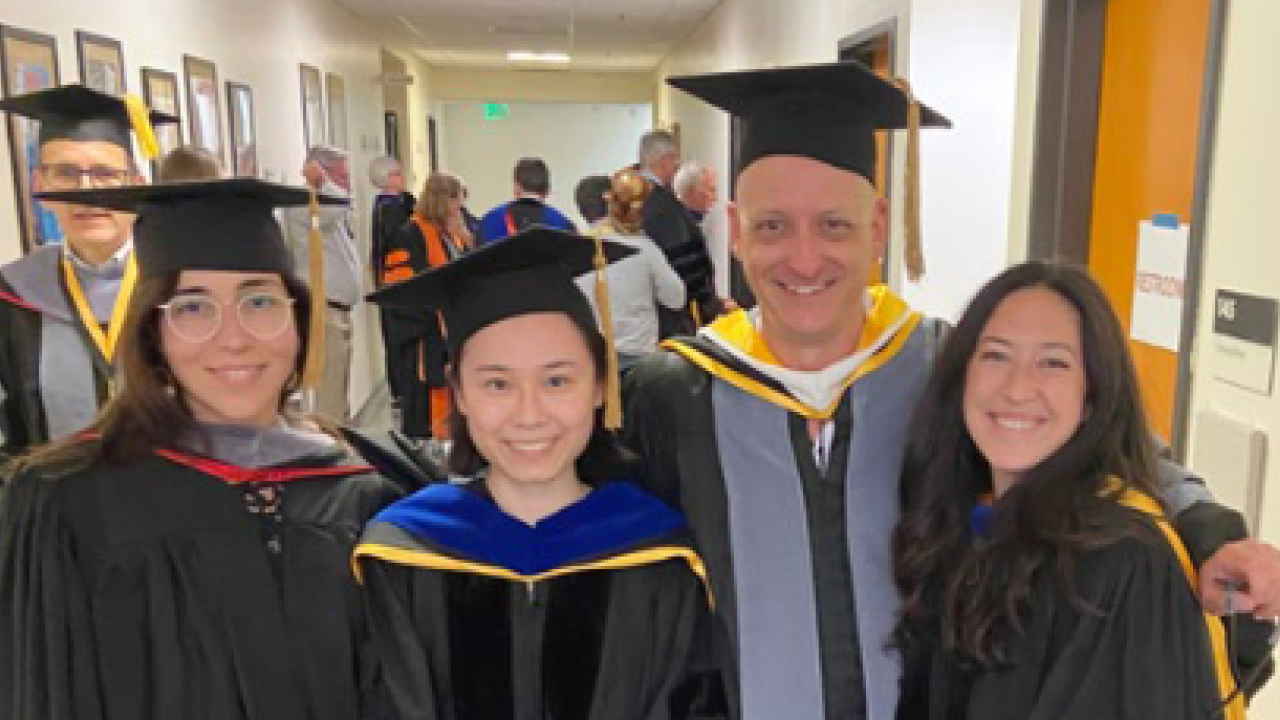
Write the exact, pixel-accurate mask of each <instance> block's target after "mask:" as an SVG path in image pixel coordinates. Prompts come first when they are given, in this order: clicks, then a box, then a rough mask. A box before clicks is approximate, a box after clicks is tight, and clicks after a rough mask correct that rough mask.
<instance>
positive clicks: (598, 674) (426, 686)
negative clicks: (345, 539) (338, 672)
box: [357, 482, 725, 720]
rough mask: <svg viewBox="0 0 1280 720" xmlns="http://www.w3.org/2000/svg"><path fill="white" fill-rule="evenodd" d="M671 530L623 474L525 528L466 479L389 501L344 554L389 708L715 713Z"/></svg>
mask: <svg viewBox="0 0 1280 720" xmlns="http://www.w3.org/2000/svg"><path fill="white" fill-rule="evenodd" d="M682 534H683V521H681V520H680V519H679V516H678V515H676V514H675V513H674V512H673V511H671V510H670V509H668V508H666V507H665V506H663V505H661V504H660V503H658V502H657V501H656V500H654V499H652V498H651V497H650V496H648V495H646V494H644V493H643V492H642V491H640V490H639V489H638V488H635V487H634V486H632V485H630V483H624V482H611V483H605V484H603V485H601V486H600V487H599V488H597V489H596V490H594V491H593V492H592V493H590V494H589V495H588V496H587V497H586V498H585V499H583V500H582V501H579V502H578V503H575V504H574V505H571V506H569V507H568V508H565V509H564V510H561V511H560V512H558V513H556V514H554V515H552V516H551V517H549V518H547V519H544V520H543V521H541V522H540V523H538V524H537V525H536V526H532V527H531V526H528V525H525V524H524V523H521V522H520V521H518V520H516V519H514V518H512V517H510V516H508V515H506V514H505V513H503V512H502V511H501V510H499V509H498V508H497V506H496V505H495V504H494V503H493V501H492V500H491V499H490V498H489V497H488V496H487V495H485V494H484V490H483V483H480V482H473V483H469V484H468V486H460V485H456V484H439V485H433V486H430V487H428V488H426V489H425V490H422V491H420V492H419V493H417V494H416V495H414V496H413V497H411V498H408V499H406V500H405V501H402V502H401V503H398V504H397V505H395V506H393V507H392V508H389V509H388V510H387V511H385V512H384V513H382V514H381V515H379V516H378V518H376V519H375V520H374V522H373V523H371V524H370V526H369V529H368V530H367V531H366V534H365V537H364V538H363V539H362V540H361V544H360V546H359V548H358V549H357V561H358V562H359V565H360V569H361V572H362V575H363V577H364V582H365V586H366V591H367V594H368V597H369V605H370V613H371V616H372V619H373V627H374V636H375V638H376V640H377V646H378V648H379V652H380V655H381V662H382V673H383V676H384V681H385V682H386V684H387V690H388V693H389V695H390V697H391V698H392V703H393V706H394V710H395V716H396V717H397V718H401V720H426V719H428V718H429V719H431V720H498V719H501V720H535V719H536V720H543V719H544V718H545V719H551V718H554V719H555V720H587V719H588V718H590V719H592V720H627V719H629V718H635V719H637V720H638V719H641V718H643V719H646V720H647V719H654V720H657V719H659V718H714V717H724V716H725V715H724V713H725V709H724V697H723V689H722V687H721V686H720V682H719V674H718V672H716V671H714V669H713V668H712V664H711V661H710V657H711V656H710V654H709V643H710V642H711V641H712V639H711V636H710V635H709V633H710V627H709V625H708V624H707V623H706V619H707V617H708V605H707V603H708V596H707V593H706V590H705V588H704V586H703V584H702V582H701V580H700V579H699V577H698V575H697V574H696V572H701V561H700V560H699V559H698V558H697V556H696V554H695V553H693V551H692V550H691V549H690V548H689V546H688V545H687V544H686V542H685V541H684V540H682V539H681V536H682ZM691 568H696V571H691Z"/></svg>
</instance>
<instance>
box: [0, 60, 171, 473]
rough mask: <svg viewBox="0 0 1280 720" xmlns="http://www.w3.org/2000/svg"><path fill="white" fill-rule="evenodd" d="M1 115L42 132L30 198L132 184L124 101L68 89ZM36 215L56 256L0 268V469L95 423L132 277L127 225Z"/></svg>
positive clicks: (10, 106)
mask: <svg viewBox="0 0 1280 720" xmlns="http://www.w3.org/2000/svg"><path fill="white" fill-rule="evenodd" d="M0 109H3V110H5V111H7V112H10V113H14V114H17V115H22V116H25V117H29V118H33V119H36V120H39V121H40V135H39V142H40V158H39V160H40V164H39V167H38V169H37V171H36V173H35V174H34V176H33V178H32V186H33V189H34V190H35V191H51V190H72V189H78V188H83V187H90V188H107V187H118V186H122V185H132V184H137V183H138V182H140V181H141V178H140V176H139V175H138V172H137V166H136V164H135V163H134V160H133V156H132V152H131V147H132V144H131V139H130V130H131V129H132V127H133V125H132V123H131V120H130V113H129V110H128V107H127V104H126V102H125V101H124V100H122V99H120V98H117V97H113V96H110V95H106V94H103V93H100V92H97V91H96V90H90V89H88V88H85V87H82V86H79V85H67V86H64V87H58V88H53V89H50V90H43V91H40V92H35V93H28V94H26V95H19V96H16V97H12V98H8V99H6V100H4V101H0ZM136 114H137V115H138V116H139V121H141V120H142V118H145V117H147V116H148V115H149V122H150V123H163V122H176V118H173V117H172V116H169V115H164V114H162V113H156V112H149V113H148V112H147V111H146V110H145V109H143V110H142V111H141V112H138V113H136ZM141 132H142V133H143V134H144V135H149V134H150V132H151V129H150V127H149V126H148V127H147V128H145V129H142V130H141ZM45 206H46V207H47V208H49V210H50V211H51V212H53V214H54V215H55V216H56V217H57V220H58V227H59V228H61V230H62V233H63V236H64V238H65V240H64V244H63V245H62V246H61V247H59V246H57V245H48V246H45V247H40V248H37V249H35V250H34V251H32V252H31V253H28V254H27V255H26V256H25V257H23V258H21V259H19V260H16V261H14V262H11V263H9V264H7V265H4V266H3V267H0V459H4V458H7V457H9V456H12V455H14V454H17V453H20V452H22V451H23V450H25V449H26V448H28V447H30V446H32V445H38V444H41V443H44V442H48V441H50V440H54V439H57V438H60V437H63V436H65V435H68V434H70V433H72V432H75V431H77V430H79V429H81V428H83V427H84V426H85V425H87V424H88V423H89V422H90V421H91V420H92V419H93V418H94V416H95V415H96V414H97V412H98V407H99V406H100V405H101V404H102V403H103V402H104V401H105V400H106V398H107V395H108V387H109V382H110V378H111V374H112V370H111V367H112V359H113V356H114V352H115V340H116V337H117V335H118V333H119V332H120V327H121V325H122V324H123V321H124V310H125V308H126V307H127V306H128V304H129V296H130V294H131V292H132V288H133V283H134V279H135V278H136V274H137V273H136V270H135V268H134V264H133V243H132V242H131V240H130V238H131V235H132V232H133V215H130V214H127V213H121V212H114V211H111V210H105V209H101V208H93V207H87V206H82V205H71V204H68V203H60V202H49V203H45Z"/></svg>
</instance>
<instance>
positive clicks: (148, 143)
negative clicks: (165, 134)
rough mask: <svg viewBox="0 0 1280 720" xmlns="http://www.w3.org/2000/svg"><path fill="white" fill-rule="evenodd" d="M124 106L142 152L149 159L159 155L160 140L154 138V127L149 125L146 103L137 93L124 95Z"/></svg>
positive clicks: (148, 112) (149, 114) (149, 119)
mask: <svg viewBox="0 0 1280 720" xmlns="http://www.w3.org/2000/svg"><path fill="white" fill-rule="evenodd" d="M124 106H125V108H127V109H128V111H129V124H130V125H132V126H133V134H134V135H136V136H137V138H138V147H140V148H141V149H142V154H143V155H146V156H147V158H148V159H149V160H155V159H156V158H158V157H160V141H159V140H157V139H156V131H155V128H153V127H151V111H150V110H148V109H147V104H146V103H144V102H143V101H142V98H140V97H138V96H137V95H125V96H124Z"/></svg>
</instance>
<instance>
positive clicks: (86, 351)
mask: <svg viewBox="0 0 1280 720" xmlns="http://www.w3.org/2000/svg"><path fill="white" fill-rule="evenodd" d="M62 257H63V250H62V248H61V247H58V246H46V247H41V248H37V249H36V250H34V251H32V252H31V253H28V254H27V255H26V256H25V257H23V258H21V259H19V260H15V261H14V262H11V263H9V264H7V265H5V266H4V267H3V268H0V461H3V460H4V459H6V458H9V457H12V456H15V455H17V454H19V453H21V452H23V451H25V450H26V449H28V448H30V447H32V446H35V445H41V444H44V443H47V442H49V441H51V440H56V439H59V438H61V437H64V436H66V435H69V434H71V433H72V432H75V431H77V430H80V429H81V428H83V427H85V426H86V425H88V424H89V423H90V422H92V420H93V418H94V417H95V416H96V415H97V412H98V408H99V407H100V406H101V405H102V403H103V402H105V401H106V398H107V384H108V379H109V378H110V376H111V368H110V366H109V364H108V362H107V360H106V358H104V357H103V356H102V353H101V351H99V349H98V348H97V346H96V345H95V344H94V341H93V340H92V339H91V338H90V336H89V334H88V332H87V331H86V330H85V328H84V326H83V325H82V324H81V321H80V318H79V316H78V315H77V313H76V310H75V307H74V305H73V304H72V300H71V297H70V295H69V294H68V292H67V289H66V285H65V283H64V280H63V274H62V269H61V262H62ZM86 279H87V278H86ZM108 282H110V281H108ZM86 291H87V292H90V293H92V291H93V288H86ZM112 294H114V293H112ZM109 312H110V311H109V310H108V311H107V312H106V313H104V315H107V316H108V319H109Z"/></svg>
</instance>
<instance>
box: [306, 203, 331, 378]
mask: <svg viewBox="0 0 1280 720" xmlns="http://www.w3.org/2000/svg"><path fill="white" fill-rule="evenodd" d="M310 210H311V234H310V235H309V236H308V238H307V246H308V247H307V250H308V256H309V257H308V260H309V262H308V271H309V273H310V278H311V330H310V333H309V337H308V340H307V359H306V362H305V363H304V364H303V366H302V387H303V388H306V389H310V390H315V389H316V388H318V387H320V378H321V377H323V376H324V328H325V320H326V317H325V315H326V313H327V312H328V310H329V304H328V303H327V302H326V300H325V294H324V243H323V241H322V239H321V237H320V201H319V200H318V199H317V197H316V191H315V190H312V191H311V206H310Z"/></svg>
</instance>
